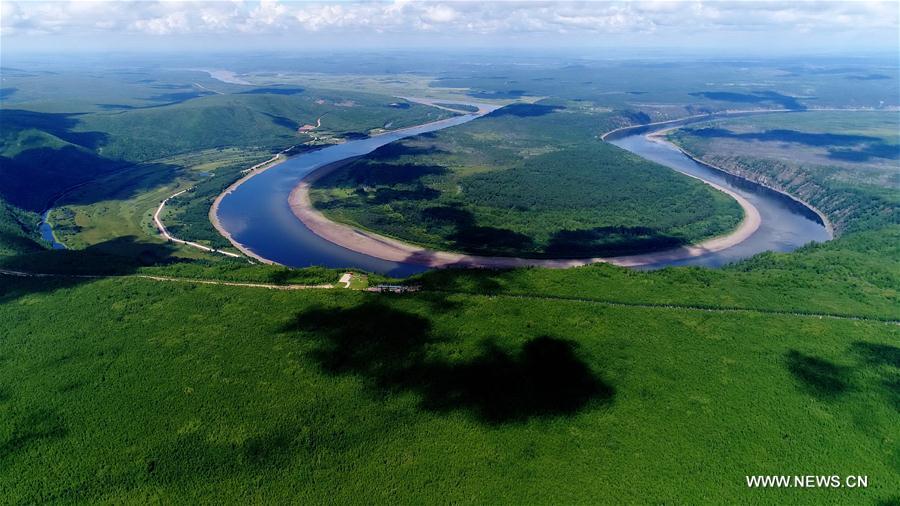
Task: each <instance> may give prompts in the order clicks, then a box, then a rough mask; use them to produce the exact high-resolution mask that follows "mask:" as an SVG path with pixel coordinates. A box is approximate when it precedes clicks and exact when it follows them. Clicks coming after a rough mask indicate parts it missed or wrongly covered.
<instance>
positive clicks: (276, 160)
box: [209, 146, 294, 265]
mask: <svg viewBox="0 0 900 506" xmlns="http://www.w3.org/2000/svg"><path fill="white" fill-rule="evenodd" d="M293 147H294V146H291V147H290V148H287V149H285V150H283V151H280V152H279V153H277V154H276V155H275V156H273V157H272V158H269V159H268V160H266V161H264V162H260V163H258V164H256V165H254V166H253V167H250V168H249V169H247V173H246V174H244V176H243V177H241V178H240V179H238V180H237V181H235V182H233V183H231V184H230V185H228V188H225V191H223V192H222V193H220V194H218V195H216V198H215V200H213V203H212V206H210V208H209V221H210V223H212V226H213V227H214V228H215V229H216V230H218V231H219V233H220V234H222V237H224V238H226V239H228V242H230V243H231V245H232V246H234V247H235V248H237V249H238V251H240V252H241V253H243V254H245V255H247V256H248V257H250V258H254V259H256V260H257V261H259V262H261V263H264V264H269V265H275V262H273V261H271V260H269V259H267V258H263V257H261V256H259V255H257V254H256V253H254V252H252V251H250V248H248V247H246V246H244V245H243V244H241V243H239V242H237V241H236V240H235V239H234V237H232V236H231V233H229V232H228V230H226V229H225V227H223V226H222V224H221V223H220V222H219V216H218V214H219V203H221V202H222V199H223V198H225V197H226V196H227V195H228V194H229V193H231V192H233V191H234V190H236V189H237V187H238V186H240V185H242V184H244V182H246V181H247V180H248V179H250V178H251V177H253V176H255V175H257V174H260V173H262V172H265V171H267V170H269V169H271V168H272V167H275V166H276V165H278V164H280V163H282V162H284V161H285V160H287V159H288V157H287V156H285V155H284V153H285V152H286V151H288V150H290V149H291V148H293Z"/></svg>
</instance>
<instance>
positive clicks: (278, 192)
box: [217, 115, 831, 277]
mask: <svg viewBox="0 0 900 506" xmlns="http://www.w3.org/2000/svg"><path fill="white" fill-rule="evenodd" d="M476 117H477V116H476V115H463V116H457V117H454V118H450V119H447V120H444V121H440V122H436V123H431V124H428V125H422V126H420V127H414V128H410V129H405V130H403V131H397V132H390V133H386V134H382V135H379V136H375V137H370V138H367V139H360V140H354V141H348V142H346V143H344V144H339V145H335V146H329V147H327V148H324V149H320V150H317V151H311V152H308V153H303V154H300V155H297V156H294V157H292V158H290V159H289V160H287V161H285V162H283V163H281V164H279V165H277V166H275V167H273V168H271V169H269V170H267V171H265V172H262V173H259V174H257V175H255V176H253V177H251V178H249V179H248V180H246V181H245V182H244V183H243V184H241V185H240V186H238V187H237V188H236V189H234V190H233V191H232V192H231V193H229V194H227V195H225V196H224V197H223V198H222V199H221V202H220V203H219V207H218V211H217V217H218V219H219V222H220V224H221V226H222V227H223V228H224V229H225V230H227V231H228V232H229V234H230V235H231V237H232V239H233V240H235V241H237V242H239V243H240V244H241V245H243V246H244V247H245V248H246V249H249V250H250V251H252V252H253V253H254V254H256V255H259V256H260V257H262V258H266V259H268V260H271V261H273V262H276V263H279V264H284V265H288V266H292V267H308V266H312V265H321V266H326V267H334V268H357V269H362V270H366V271H371V272H379V273H384V274H389V275H392V276H398V277H402V276H408V275H410V274H414V273H417V272H422V271H424V270H426V268H425V267H423V266H420V265H415V264H408V263H400V262H391V261H386V260H381V259H379V258H375V257H372V256H369V255H365V254H363V253H357V252H355V251H351V250H349V249H346V248H344V247H341V246H338V245H336V244H333V243H331V242H329V241H327V240H325V239H323V238H321V237H319V236H318V235H316V234H315V233H313V232H312V231H311V230H309V229H308V228H307V227H306V226H305V225H304V224H303V223H302V222H301V221H299V220H298V219H297V218H296V217H295V216H294V214H293V212H292V211H291V208H290V206H289V204H288V197H289V195H290V193H291V190H293V188H294V187H295V186H297V184H298V183H299V181H300V180H301V179H302V178H303V177H304V176H305V175H306V174H308V173H309V172H311V171H313V170H315V169H317V168H319V167H322V166H324V165H327V164H330V163H334V162H337V161H340V160H343V159H346V158H350V157H356V156H362V155H365V154H367V153H370V152H372V151H373V150H375V149H377V148H379V147H381V146H383V145H385V144H388V143H390V142H393V141H395V140H398V139H401V138H404V137H409V136H413V135H418V134H422V133H426V132H431V131H435V130H440V129H443V128H447V127H451V126H455V125H460V124H462V123H465V122H468V121H471V120H473V119H475V118H476ZM703 119H707V118H703ZM701 120H702V119H697V120H694V121H701ZM684 123H686V122H684ZM684 123H682V124H684ZM671 126H672V125H671V124H667V125H658V126H654V127H651V128H637V129H634V130H626V131H622V132H618V133H617V134H616V135H614V136H610V137H609V140H608V142H611V143H612V144H614V145H616V146H618V147H620V148H623V149H626V150H628V151H631V152H632V153H635V154H637V155H639V156H642V157H644V158H646V159H648V160H652V161H654V162H657V163H660V164H663V165H666V166H667V167H669V168H671V169H673V170H676V171H679V172H682V173H685V174H689V175H692V176H696V177H699V178H701V179H703V180H706V181H709V182H712V183H715V184H718V185H720V186H723V187H725V188H727V189H729V190H732V191H734V192H735V193H738V194H739V195H741V196H743V197H744V198H746V199H747V200H748V201H750V203H752V204H753V205H754V206H755V207H756V208H757V209H758V210H759V213H760V216H761V218H762V223H761V225H760V227H759V229H758V230H757V231H756V232H754V233H753V235H751V236H750V237H749V238H748V239H747V240H745V241H743V242H741V243H739V244H737V245H735V246H732V247H729V248H727V249H724V250H721V251H717V252H713V253H708V254H705V255H702V256H698V257H693V258H688V259H683V260H676V261H667V262H662V263H659V264H653V265H650V266H645V268H661V267H666V266H670V265H701V266H708V267H717V266H721V265H724V264H726V263H730V262H734V261H736V260H740V259H743V258H748V257H750V256H753V255H755V254H757V253H761V252H763V251H782V252H784V251H791V250H794V249H796V248H798V247H800V246H803V245H805V244H807V243H809V242H811V241H818V242H821V241H826V240H828V239H830V238H831V236H830V233H829V231H828V230H827V229H826V227H825V225H824V223H823V222H822V220H821V219H820V218H819V216H818V215H817V214H816V213H815V212H814V211H813V210H812V209H810V208H808V207H806V206H805V205H803V204H801V203H799V202H797V201H795V200H793V199H791V198H790V197H788V196H786V195H783V194H781V193H778V192H776V191H774V190H771V189H768V188H765V187H764V186H761V185H758V184H756V183H752V182H750V181H747V180H744V179H741V178H738V177H735V176H731V175H728V174H726V173H724V172H721V171H718V170H716V169H713V168H710V167H708V166H705V165H702V164H699V163H697V162H695V161H693V160H691V159H690V158H689V157H687V156H685V155H684V154H683V153H681V152H680V151H679V150H677V149H676V148H675V147H673V146H671V145H669V144H665V143H660V142H653V141H651V140H649V139H648V138H647V137H646V136H645V134H646V133H648V132H650V131H654V130H660V129H663V128H670V127H671Z"/></svg>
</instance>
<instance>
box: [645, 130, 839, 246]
mask: <svg viewBox="0 0 900 506" xmlns="http://www.w3.org/2000/svg"><path fill="white" fill-rule="evenodd" d="M679 128H681V127H678V126H676V127H672V128H666V129H664V130H657V131H656V132H652V133H649V134H647V138H648V139H650V140H651V141H654V142H661V143H664V144H667V145H669V146H672V147H673V148H675V149H677V150H678V151H679V152H680V153H681V154H683V155H684V156H686V157H688V158H690V159H691V160H693V161H694V162H695V163H699V164H700V165H703V166H706V167H709V168H710V169H714V170H717V171H719V172H722V173H723V174H728V175H729V176H732V177H737V178H740V179H743V180H745V181H749V182H751V183H753V184H757V185H759V186H762V187H763V188H766V189H768V190H772V191H773V192H776V193H779V194H781V195H784V196H785V197H788V198H789V199H791V200H793V201H794V202H797V203H798V204H801V205H803V207H806V208H808V209H809V210H810V211H812V212H814V213H815V214H816V216H818V217H819V219H820V220H822V225H823V226H824V227H825V231H826V232H828V235H829V236H830V237H831V238H832V239H834V225H833V224H832V223H831V220H830V219H828V216H827V215H826V214H825V213H823V212H822V210H820V209H819V208H818V207H816V206H814V205H812V204H810V203H809V202H807V201H805V200H803V199H801V198H799V197H796V196H794V195H791V194H790V193H788V192H786V191H784V190H780V189H778V188H775V187H774V186H769V185H767V184H765V183H763V182H760V181H754V180H752V179H749V178H747V177H744V176H741V175H738V174H735V173H733V172H731V171H730V170H726V169H724V168H722V167H719V166H718V165H713V164H711V163H709V162H706V161H703V160H701V159H700V158H697V157H696V156H694V154H693V153H691V152H689V151H687V150H685V149H684V148H682V147H681V146H679V145H678V144H675V143H674V142H672V141H669V140H667V139H666V138H665V137H663V134H666V133H668V132H671V131H672V130H677V129H679Z"/></svg>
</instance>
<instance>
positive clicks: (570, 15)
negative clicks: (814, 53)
mask: <svg viewBox="0 0 900 506" xmlns="http://www.w3.org/2000/svg"><path fill="white" fill-rule="evenodd" d="M0 4H2V19H0V33H2V35H3V36H4V37H27V36H29V35H39V34H44V35H46V34H60V35H72V36H77V35H85V34H97V33H104V32H105V33H111V34H114V33H121V34H126V35H127V34H144V35H146V36H163V35H171V34H183V35H196V36H204V35H231V34H235V35H234V36H235V37H239V36H240V35H239V34H240V33H246V34H250V33H253V34H260V35H295V34H302V33H303V32H319V33H321V32H323V31H326V30H327V31H329V33H330V34H346V36H347V37H349V38H354V37H361V36H377V35H378V34H382V35H391V36H393V37H395V39H396V38H397V37H401V38H402V37H404V36H411V35H414V34H415V33H416V32H422V33H427V34H429V35H442V36H445V37H448V38H451V39H452V38H455V37H462V38H464V37H466V36H467V35H466V34H476V35H482V36H490V37H493V38H494V39H503V38H504V37H521V36H525V35H526V34H529V33H531V34H542V33H543V34H563V35H565V36H568V37H572V38H577V37H579V36H584V37H586V38H590V37H592V36H597V35H604V34H611V35H615V34H633V35H634V36H635V37H640V36H642V35H647V34H652V36H654V37H659V38H660V40H664V39H665V38H666V37H668V38H670V39H676V40H677V38H678V37H680V36H684V37H696V36H697V35H698V34H699V35H701V36H702V35H703V34H708V35H711V36H715V35H716V34H727V33H732V34H733V33H740V32H759V31H768V32H771V33H772V34H773V37H778V36H782V35H783V36H785V37H787V36H789V35H790V34H791V33H794V34H795V33H796V32H797V31H803V32H806V33H814V32H818V33H820V34H822V36H823V37H824V36H825V35H827V34H828V33H837V32H848V33H849V32H853V33H858V34H860V35H861V36H863V35H869V36H871V35H872V34H873V33H874V31H880V32H879V33H880V34H881V36H882V37H884V34H885V33H890V32H892V31H893V33H894V37H893V40H892V41H885V42H886V43H888V44H890V43H894V44H895V43H896V30H897V29H898V16H900V14H898V12H900V4H898V3H897V2H812V1H798V2H778V1H755V2H725V1H707V2H698V1H692V2H667V1H653V2H639V1H633V2H543V1H536V2H497V1H485V2H477V1H441V2H432V1H427V0H420V1H415V0H397V1H394V2H380V1H361V2H340V1H336V0H335V1H332V2H290V1H282V2H279V1H276V0H252V1H240V0H236V1H207V2H191V1H186V2H185V1H182V2H178V1H173V2H169V1H138V2H108V1H69V2H42V1H36V2H25V1H5V0H0ZM348 40H350V39H348ZM663 43H664V42H663Z"/></svg>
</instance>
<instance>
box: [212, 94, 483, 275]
mask: <svg viewBox="0 0 900 506" xmlns="http://www.w3.org/2000/svg"><path fill="white" fill-rule="evenodd" d="M409 100H410V101H414V100H412V99H409ZM477 105H478V112H475V113H472V114H475V115H478V116H483V115H485V114H487V113H489V112H491V111H493V110H495V109H497V108H499V106H497V107H494V106H491V105H489V104H477ZM458 116H465V114H459V115H457V116H451V117H450V118H443V119H439V120H436V121H432V122H429V123H423V124H421V125H413V126H409V127H403V128H398V129H396V130H385V131H382V132H378V133H376V134H374V135H372V136H371V137H378V136H380V135H387V134H391V133H397V132H403V131H404V130H411V129H414V128H420V127H422V126H426V125H430V124H433V123H440V122H442V121H447V120H448V119H451V118H454V117H458ZM320 119H321V118H320ZM295 147H296V145H295V146H291V147H289V148H287V149H284V150H282V151H280V152H278V153H277V154H275V155H274V156H273V157H272V158H269V159H268V160H265V161H263V162H260V163H258V164H256V165H254V166H253V167H250V168H249V169H246V170H245V172H246V174H244V176H243V177H241V178H240V179H238V180H237V181H235V182H233V183H231V184H230V185H228V188H225V190H224V191H223V192H222V193H219V194H218V195H216V198H215V200H213V203H212V206H210V208H209V213H208V217H209V221H210V223H212V225H213V227H214V228H215V229H216V230H217V231H218V232H219V234H221V235H222V237H224V238H226V239H228V242H230V243H231V245H232V246H234V247H235V248H236V249H237V250H238V251H240V252H241V253H243V254H244V255H247V256H248V257H250V258H254V259H256V260H257V261H259V262H261V263H264V264H269V265H281V264H279V263H278V262H275V261H272V260H269V259H268V258H265V257H262V256H260V255H257V254H256V253H254V252H253V251H252V250H250V248H248V247H247V246H245V245H244V244H241V243H240V242H238V241H237V240H236V239H235V238H234V237H233V236H232V235H231V233H230V232H228V230H227V229H226V228H225V227H223V226H222V223H221V222H220V221H219V205H220V204H221V202H222V199H224V198H225V197H226V196H228V194H230V193H232V192H233V191H235V190H236V189H237V188H238V187H239V186H241V185H242V184H244V183H245V182H246V181H247V180H249V179H250V178H252V177H253V176H256V175H258V174H261V173H263V172H265V171H267V170H269V169H271V168H273V167H275V166H277V165H279V164H281V163H283V162H285V161H287V160H289V159H290V157H289V156H287V155H285V153H287V152H288V151H290V150H291V149H293V148H295ZM323 147H327V146H323ZM347 160H348V159H344V160H340V161H338V162H334V163H344V162H346V161H347ZM327 166H328V165H326V167H327ZM313 172H315V171H313Z"/></svg>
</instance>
